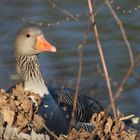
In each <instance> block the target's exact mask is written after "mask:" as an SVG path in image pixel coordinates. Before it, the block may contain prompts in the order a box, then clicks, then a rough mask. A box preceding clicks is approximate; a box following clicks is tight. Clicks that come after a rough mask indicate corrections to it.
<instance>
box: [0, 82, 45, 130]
mask: <svg viewBox="0 0 140 140" xmlns="http://www.w3.org/2000/svg"><path fill="white" fill-rule="evenodd" d="M30 97H34V100H35V103H34V102H33V101H32V100H31V99H30ZM40 102H41V98H40V97H39V95H37V94H34V93H32V92H25V91H24V90H23V85H22V83H20V84H17V85H16V87H15V88H14V89H12V92H11V93H10V94H8V93H6V92H5V91H4V90H0V114H1V115H2V116H3V120H4V123H3V124H1V126H3V125H4V124H5V123H7V124H8V125H10V126H12V127H16V128H17V129H18V131H19V132H21V131H22V132H29V131H31V130H29V126H30V127H31V129H33V130H34V131H36V132H37V131H39V130H41V129H42V128H43V124H44V121H43V119H42V118H41V117H40V116H39V115H38V114H37V113H36V112H37V109H38V108H37V107H36V110H34V109H33V106H35V105H34V104H36V105H37V106H39V104H40Z"/></svg>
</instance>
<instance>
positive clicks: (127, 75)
mask: <svg viewBox="0 0 140 140" xmlns="http://www.w3.org/2000/svg"><path fill="white" fill-rule="evenodd" d="M139 62H140V55H138V56H137V58H136V59H135V61H134V63H133V64H132V65H131V66H130V68H129V69H128V71H127V74H126V75H125V77H124V79H123V80H122V82H121V84H120V86H119V87H118V88H117V91H116V93H115V96H114V100H116V99H117V98H118V97H119V96H120V94H121V91H122V90H123V87H124V85H125V83H126V81H127V80H128V78H129V76H130V75H131V74H132V72H133V70H134V68H135V67H136V65H137V64H138V63H139Z"/></svg>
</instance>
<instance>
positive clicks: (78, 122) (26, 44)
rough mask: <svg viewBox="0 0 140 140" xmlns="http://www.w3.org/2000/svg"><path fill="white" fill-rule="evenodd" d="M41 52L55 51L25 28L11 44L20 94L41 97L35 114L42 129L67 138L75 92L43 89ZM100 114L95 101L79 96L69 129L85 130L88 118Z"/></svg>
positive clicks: (36, 31) (40, 35) (35, 32)
mask: <svg viewBox="0 0 140 140" xmlns="http://www.w3.org/2000/svg"><path fill="white" fill-rule="evenodd" d="M42 52H56V48H55V47H54V46H52V45H51V44H50V43H49V42H48V41H47V40H46V39H45V38H44V36H43V33H42V31H41V30H40V29H38V28H36V27H28V28H24V29H22V30H21V31H20V32H19V33H18V35H17V38H16V43H15V57H16V67H17V71H18V73H19V74H20V76H21V77H22V80H23V83H24V90H27V91H32V92H34V93H36V94H39V95H40V96H41V97H42V102H41V105H40V107H39V114H40V115H41V116H42V117H43V118H44V120H45V122H46V126H47V127H48V128H49V129H50V130H51V131H53V132H54V133H55V134H57V135H59V134H60V133H63V134H67V133H68V130H69V126H70V120H71V114H72V109H73V96H74V93H75V91H74V90H72V89H68V88H63V89H61V88H52V87H48V86H47V85H46V83H45V80H44V78H43V75H42V73H41V70H40V64H39V59H38V54H39V53H42ZM102 110H103V108H102V106H101V105H100V104H99V103H98V102H97V101H96V100H94V99H93V100H91V99H90V98H88V97H85V96H82V95H79V96H78V101H77V108H76V113H75V118H74V124H73V127H75V128H77V129H79V128H84V129H89V127H88V126H91V125H89V124H90V123H89V122H90V119H91V117H92V114H93V113H95V112H100V111H102Z"/></svg>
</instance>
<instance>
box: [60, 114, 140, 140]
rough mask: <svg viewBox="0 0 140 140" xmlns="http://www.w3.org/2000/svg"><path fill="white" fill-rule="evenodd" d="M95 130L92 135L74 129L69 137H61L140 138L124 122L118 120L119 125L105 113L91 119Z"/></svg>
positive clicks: (72, 139) (89, 139) (81, 139)
mask: <svg viewBox="0 0 140 140" xmlns="http://www.w3.org/2000/svg"><path fill="white" fill-rule="evenodd" d="M91 123H92V124H93V125H94V127H95V128H94V129H93V131H92V132H91V133H89V132H87V131H85V130H79V131H77V130H76V129H72V130H71V132H70V133H69V134H68V135H67V136H64V135H61V136H60V139H61V140H93V139H97V140H137V139H139V138H140V137H139V136H138V134H137V133H136V132H135V131H132V130H128V129H126V127H125V124H124V122H123V121H121V120H120V119H118V125H116V123H115V121H114V120H113V118H112V117H111V116H107V114H106V113H105V112H100V113H98V114H97V113H95V114H93V116H92V118H91Z"/></svg>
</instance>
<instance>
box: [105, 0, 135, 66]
mask: <svg viewBox="0 0 140 140" xmlns="http://www.w3.org/2000/svg"><path fill="white" fill-rule="evenodd" d="M105 2H106V4H107V6H108V8H109V10H110V12H111V13H112V15H113V17H114V18H115V20H116V22H117V24H118V25H119V27H120V30H121V33H122V36H123V39H124V42H125V44H126V46H127V48H128V52H129V57H130V62H131V65H132V64H133V63H134V56H133V53H132V47H131V45H130V43H129V41H128V39H127V35H126V33H125V30H124V27H123V24H122V22H121V20H120V19H119V17H118V16H117V14H116V13H115V11H114V10H113V8H112V6H111V4H110V3H109V1H108V0H105Z"/></svg>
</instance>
